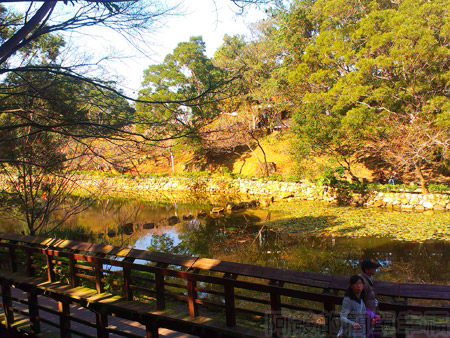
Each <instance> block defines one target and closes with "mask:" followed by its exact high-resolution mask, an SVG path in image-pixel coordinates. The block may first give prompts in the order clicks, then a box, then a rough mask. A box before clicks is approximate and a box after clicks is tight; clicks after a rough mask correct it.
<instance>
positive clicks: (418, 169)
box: [414, 161, 430, 194]
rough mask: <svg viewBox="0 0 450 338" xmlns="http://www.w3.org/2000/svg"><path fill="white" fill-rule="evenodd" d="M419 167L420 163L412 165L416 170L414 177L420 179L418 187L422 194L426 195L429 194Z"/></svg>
mask: <svg viewBox="0 0 450 338" xmlns="http://www.w3.org/2000/svg"><path fill="white" fill-rule="evenodd" d="M420 165H421V162H420V161H418V162H416V163H414V167H415V168H416V175H417V177H418V178H419V179H420V186H421V187H422V193H423V194H428V193H430V192H429V191H428V188H427V185H426V182H425V178H424V177H423V173H422V169H421V168H420Z"/></svg>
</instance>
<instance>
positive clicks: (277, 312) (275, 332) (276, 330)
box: [269, 280, 284, 338]
mask: <svg viewBox="0 0 450 338" xmlns="http://www.w3.org/2000/svg"><path fill="white" fill-rule="evenodd" d="M269 285H271V286H276V287H282V286H283V285H284V283H283V282H280V281H277V280H271V281H270V282H269ZM278 318H282V313H281V295H280V293H279V291H278V290H277V289H276V288H273V289H272V290H271V291H270V319H271V324H272V337H274V338H278V337H282V335H283V332H282V329H283V326H281V327H278V324H279V323H281V322H282V321H279V320H278Z"/></svg>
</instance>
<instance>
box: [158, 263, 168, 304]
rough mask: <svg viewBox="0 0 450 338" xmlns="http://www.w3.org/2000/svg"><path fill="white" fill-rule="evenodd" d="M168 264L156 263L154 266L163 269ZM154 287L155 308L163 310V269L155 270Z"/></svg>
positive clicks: (164, 300) (164, 297) (164, 302)
mask: <svg viewBox="0 0 450 338" xmlns="http://www.w3.org/2000/svg"><path fill="white" fill-rule="evenodd" d="M167 266H168V264H164V263H158V264H156V267H158V268H161V269H165V268H167ZM155 283H156V285H155V288H156V309H157V310H164V308H165V307H166V296H165V290H164V274H163V270H159V271H156V272H155Z"/></svg>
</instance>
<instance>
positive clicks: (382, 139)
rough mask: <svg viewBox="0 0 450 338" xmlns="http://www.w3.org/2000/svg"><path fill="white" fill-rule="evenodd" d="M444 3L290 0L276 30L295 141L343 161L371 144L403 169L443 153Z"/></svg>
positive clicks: (448, 133) (447, 20)
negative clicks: (284, 56)
mask: <svg viewBox="0 0 450 338" xmlns="http://www.w3.org/2000/svg"><path fill="white" fill-rule="evenodd" d="M449 5H450V2H449V1H446V0H438V1H432V2H429V1H413V0H401V1H396V2H391V1H382V0H378V1H373V0H366V1H352V0H333V1H321V0H318V1H313V2H310V1H297V2H295V4H293V6H292V8H291V9H290V11H289V12H288V13H287V14H286V15H285V16H284V17H283V19H282V20H283V21H282V22H283V24H282V25H281V27H282V28H281V31H282V32H283V33H285V35H284V36H285V37H286V39H285V45H286V46H287V49H288V50H289V54H288V55H289V57H288V60H286V61H287V62H289V64H290V66H289V74H288V78H289V82H290V91H291V93H295V97H296V100H297V102H298V103H299V108H298V110H297V112H296V114H295V117H296V121H297V130H298V137H299V141H300V142H299V149H300V150H301V151H303V152H304V153H305V154H307V153H309V152H311V151H313V152H315V153H319V154H320V153H327V154H332V155H334V156H336V157H338V158H339V159H340V160H341V161H342V162H343V163H346V165H347V166H348V167H349V166H350V162H351V158H353V159H357V158H358V157H360V156H362V155H363V154H373V155H375V154H377V155H379V156H381V157H382V158H383V159H384V160H385V161H387V162H388V163H390V164H391V165H393V166H398V167H399V166H403V167H404V168H405V169H407V170H408V169H409V168H410V167H415V168H416V169H419V170H420V166H421V163H422V162H423V161H428V162H433V161H436V160H438V159H439V158H442V157H446V156H448V150H447V149H448V142H449V137H450V130H449V123H448V120H449V116H450V115H449V114H450V110H449V108H450V106H449V103H450V101H449V100H450V97H449V81H448V79H449V75H450V73H449V66H450V58H449V56H450V49H449V41H450V30H449V27H450V17H449V13H448V8H449ZM418 175H419V176H421V174H420V172H419V173H418Z"/></svg>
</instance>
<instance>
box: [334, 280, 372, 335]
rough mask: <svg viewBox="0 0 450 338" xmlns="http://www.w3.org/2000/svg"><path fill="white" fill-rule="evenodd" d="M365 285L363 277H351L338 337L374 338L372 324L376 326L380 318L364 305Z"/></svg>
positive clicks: (343, 304)
mask: <svg viewBox="0 0 450 338" xmlns="http://www.w3.org/2000/svg"><path fill="white" fill-rule="evenodd" d="M363 298H364V284H363V280H362V277H361V276H359V275H353V276H351V277H350V285H349V287H348V289H347V291H346V292H345V295H344V300H343V301H342V310H341V315H340V320H341V324H342V326H341V329H340V330H339V333H338V337H352V338H369V337H373V335H372V332H371V329H370V328H371V324H374V323H375V322H376V321H377V320H378V319H379V317H377V316H375V314H374V313H373V312H372V311H370V310H368V309H366V306H365V304H364V300H363Z"/></svg>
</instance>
